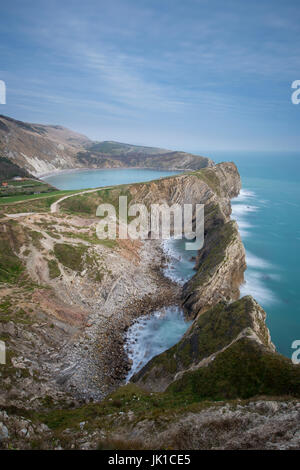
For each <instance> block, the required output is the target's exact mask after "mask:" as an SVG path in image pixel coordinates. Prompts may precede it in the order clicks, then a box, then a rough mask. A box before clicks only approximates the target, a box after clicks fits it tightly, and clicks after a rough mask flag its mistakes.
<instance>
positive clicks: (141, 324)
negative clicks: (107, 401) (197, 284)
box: [125, 306, 191, 382]
mask: <svg viewBox="0 0 300 470" xmlns="http://www.w3.org/2000/svg"><path fill="white" fill-rule="evenodd" d="M190 324H191V322H187V321H186V320H185V318H184V314H183V310H182V309H181V308H180V307H178V306H172V307H165V308H163V309H162V310H159V311H156V312H154V313H152V314H151V315H147V316H145V317H141V318H139V319H138V320H137V321H136V322H135V323H134V324H133V325H132V326H131V327H130V328H129V329H128V331H127V335H126V343H125V351H126V352H127V355H128V358H129V359H130V360H131V361H132V367H131V369H130V371H129V373H128V375H127V378H126V381H127V382H128V381H129V380H130V378H131V377H132V376H133V375H134V374H135V373H136V372H138V371H139V370H140V369H141V368H142V367H143V366H144V365H145V364H147V362H149V361H150V360H151V359H152V358H153V357H154V356H157V355H158V354H160V353H162V352H164V351H166V350H167V349H169V348H170V347H172V346H173V345H174V344H176V343H177V342H178V341H179V340H180V339H181V337H182V336H183V334H184V333H185V331H186V330H187V329H188V327H189V326H190Z"/></svg>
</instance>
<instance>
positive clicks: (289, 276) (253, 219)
mask: <svg viewBox="0 0 300 470" xmlns="http://www.w3.org/2000/svg"><path fill="white" fill-rule="evenodd" d="M202 153H205V152H199V154H202ZM208 156H209V157H211V158H212V159H213V160H214V161H216V162H221V161H234V162H235V163H236V164H237V166H238V169H239V172H240V174H241V178H242V184H243V191H242V193H241V195H240V196H239V197H238V198H237V199H236V200H234V201H233V217H234V218H236V219H237V221H238V223H239V227H240V231H241V235H242V239H243V242H244V245H245V248H246V251H247V264H248V269H247V271H246V275H245V278H246V283H245V285H244V286H242V289H241V294H242V295H245V294H248V293H249V294H251V295H253V297H255V298H256V299H257V300H258V301H259V302H260V304H261V305H262V306H263V307H264V309H265V310H266V312H267V324H268V327H269V329H270V332H271V337H272V341H273V342H274V344H275V345H276V348H277V350H278V351H279V352H281V353H282V354H284V355H286V356H288V357H291V354H292V350H291V344H292V342H293V341H294V340H295V339H300V300H299V285H300V282H299V281H300V269H299V266H300V250H299V248H300V222H299V209H300V185H299V174H300V153H299V154H296V153H276V152H274V153H266V152H211V153H210V154H208ZM176 173H177V172H171V171H162V172H160V171H156V170H145V169H117V170H87V171H86V170H84V171H80V172H73V173H65V174H59V175H54V176H51V177H48V178H45V180H46V181H48V182H49V183H51V184H53V185H54V186H56V187H58V188H60V189H81V188H87V187H89V188H92V187H99V186H109V185H116V184H124V183H132V182H141V181H149V180H151V179H157V178H160V177H164V176H169V175H172V174H176ZM183 243H184V242H183V241H182V242H180V241H170V242H168V244H167V245H166V246H165V248H166V251H167V252H168V253H169V254H170V253H171V254H172V258H173V259H172V263H171V264H170V265H169V266H168V267H167V268H166V270H165V274H166V275H169V277H171V278H172V279H174V280H176V282H178V283H180V284H182V283H183V282H184V280H185V279H188V278H189V277H191V276H192V275H193V266H194V263H193V262H192V261H191V258H192V256H193V255H194V253H193V252H185V250H184V248H183ZM174 312H175V315H174V321H175V324H174V326H176V324H177V325H178V322H179V324H180V331H181V332H182V333H181V334H183V333H184V331H185V329H186V328H187V326H188V325H187V324H186V323H185V322H184V319H183V316H182V315H181V314H180V315H177V310H176V311H174ZM146 320H147V319H146ZM146 320H145V323H143V325H144V326H143V328H142V329H144V333H143V334H141V335H140V336H139V337H138V339H137V337H136V340H137V342H136V343H135V344H138V346H137V349H141V347H140V344H142V343H143V342H144V341H146V340H145V338H148V340H147V341H146V343H147V344H146V343H145V350H147V351H149V348H150V346H149V344H150V343H151V342H152V341H155V338H154V337H153V336H151V335H152V333H151V332H153V331H154V330H153V328H152V327H153V325H154V324H153V323H152V319H151V318H148V323H147V321H146ZM172 322H173V317H172V315H167V316H162V317H160V319H158V323H160V325H161V328H162V331H165V332H168V334H167V335H166V338H167V339H166V343H165V346H164V349H167V348H168V347H170V346H172V344H175V343H176V342H177V341H178V339H179V337H178V336H177V334H176V333H174V335H173V333H172V332H173V331H175V330H176V328H174V330H173V325H172ZM139 326H140V327H142V325H139ZM181 327H182V328H181ZM151 338H152V339H151ZM171 343H172V344H171ZM150 349H151V348H150ZM164 349H163V350H164ZM159 352H162V350H161V347H160V346H159V347H157V348H156V347H155V346H154V347H153V348H152V349H151V353H149V354H148V353H147V354H146V357H147V360H149V359H148V358H151V357H153V355H156V354H159ZM151 354H152V356H151ZM150 356H151V357H150ZM136 357H137V360H136V361H135V363H136V362H138V361H140V356H138V355H137V356H136ZM146 362H147V361H146Z"/></svg>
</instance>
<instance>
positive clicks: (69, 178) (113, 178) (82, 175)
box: [43, 168, 179, 189]
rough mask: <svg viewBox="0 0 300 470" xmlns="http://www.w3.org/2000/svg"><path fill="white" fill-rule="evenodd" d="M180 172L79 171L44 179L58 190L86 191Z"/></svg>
mask: <svg viewBox="0 0 300 470" xmlns="http://www.w3.org/2000/svg"><path fill="white" fill-rule="evenodd" d="M178 173H179V172H178V171H158V170H150V169H145V168H138V169H137V168H116V169H111V170H106V169H103V170H79V171H72V172H68V173H59V174H56V175H52V176H47V177H44V178H43V180H45V181H47V183H49V184H52V185H53V186H55V187H56V188H58V189H86V188H99V187H102V186H113V185H118V184H127V183H140V182H142V181H151V180H155V179H158V178H163V177H165V176H171V175H176V174H178Z"/></svg>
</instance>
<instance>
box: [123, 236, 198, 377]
mask: <svg viewBox="0 0 300 470" xmlns="http://www.w3.org/2000/svg"><path fill="white" fill-rule="evenodd" d="M163 249H164V251H165V253H166V254H167V255H168V258H169V261H168V263H167V266H166V267H165V268H164V274H165V276H167V277H169V278H170V279H172V280H173V281H175V282H176V283H178V284H179V285H182V284H184V282H186V281H187V280H188V279H189V278H191V277H192V276H193V274H194V273H195V271H194V266H195V260H194V259H193V257H194V256H196V254H197V252H196V251H193V250H185V240H184V239H182V240H174V239H170V240H164V242H163ZM191 323H192V322H188V321H186V320H185V318H184V313H183V310H182V309H181V308H180V307H178V306H171V307H167V308H165V309H163V310H160V311H157V312H154V313H153V314H151V315H148V316H145V317H141V318H139V319H138V320H137V322H135V323H134V324H133V325H132V326H131V327H130V328H129V329H128V332H127V340H126V347H125V349H126V351H127V354H128V357H129V359H131V360H132V368H131V370H130V372H129V374H128V376H127V380H129V379H130V377H132V375H133V374H135V373H136V372H137V371H139V370H140V369H141V368H142V367H143V366H144V365H145V364H147V362H149V361H150V359H152V357H154V356H157V355H158V354H160V353H162V352H163V351H166V350H167V349H169V348H171V347H172V346H174V344H176V343H177V342H178V341H179V340H180V339H181V338H182V336H183V335H184V333H185V332H186V330H187V329H188V327H189V326H190V325H191Z"/></svg>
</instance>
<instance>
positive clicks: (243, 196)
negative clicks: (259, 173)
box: [233, 189, 256, 202]
mask: <svg viewBox="0 0 300 470" xmlns="http://www.w3.org/2000/svg"><path fill="white" fill-rule="evenodd" d="M255 197H256V194H255V192H254V191H249V190H247V189H241V191H240V194H239V195H238V196H237V197H235V198H234V199H233V201H234V202H243V201H246V200H247V199H251V198H255Z"/></svg>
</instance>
